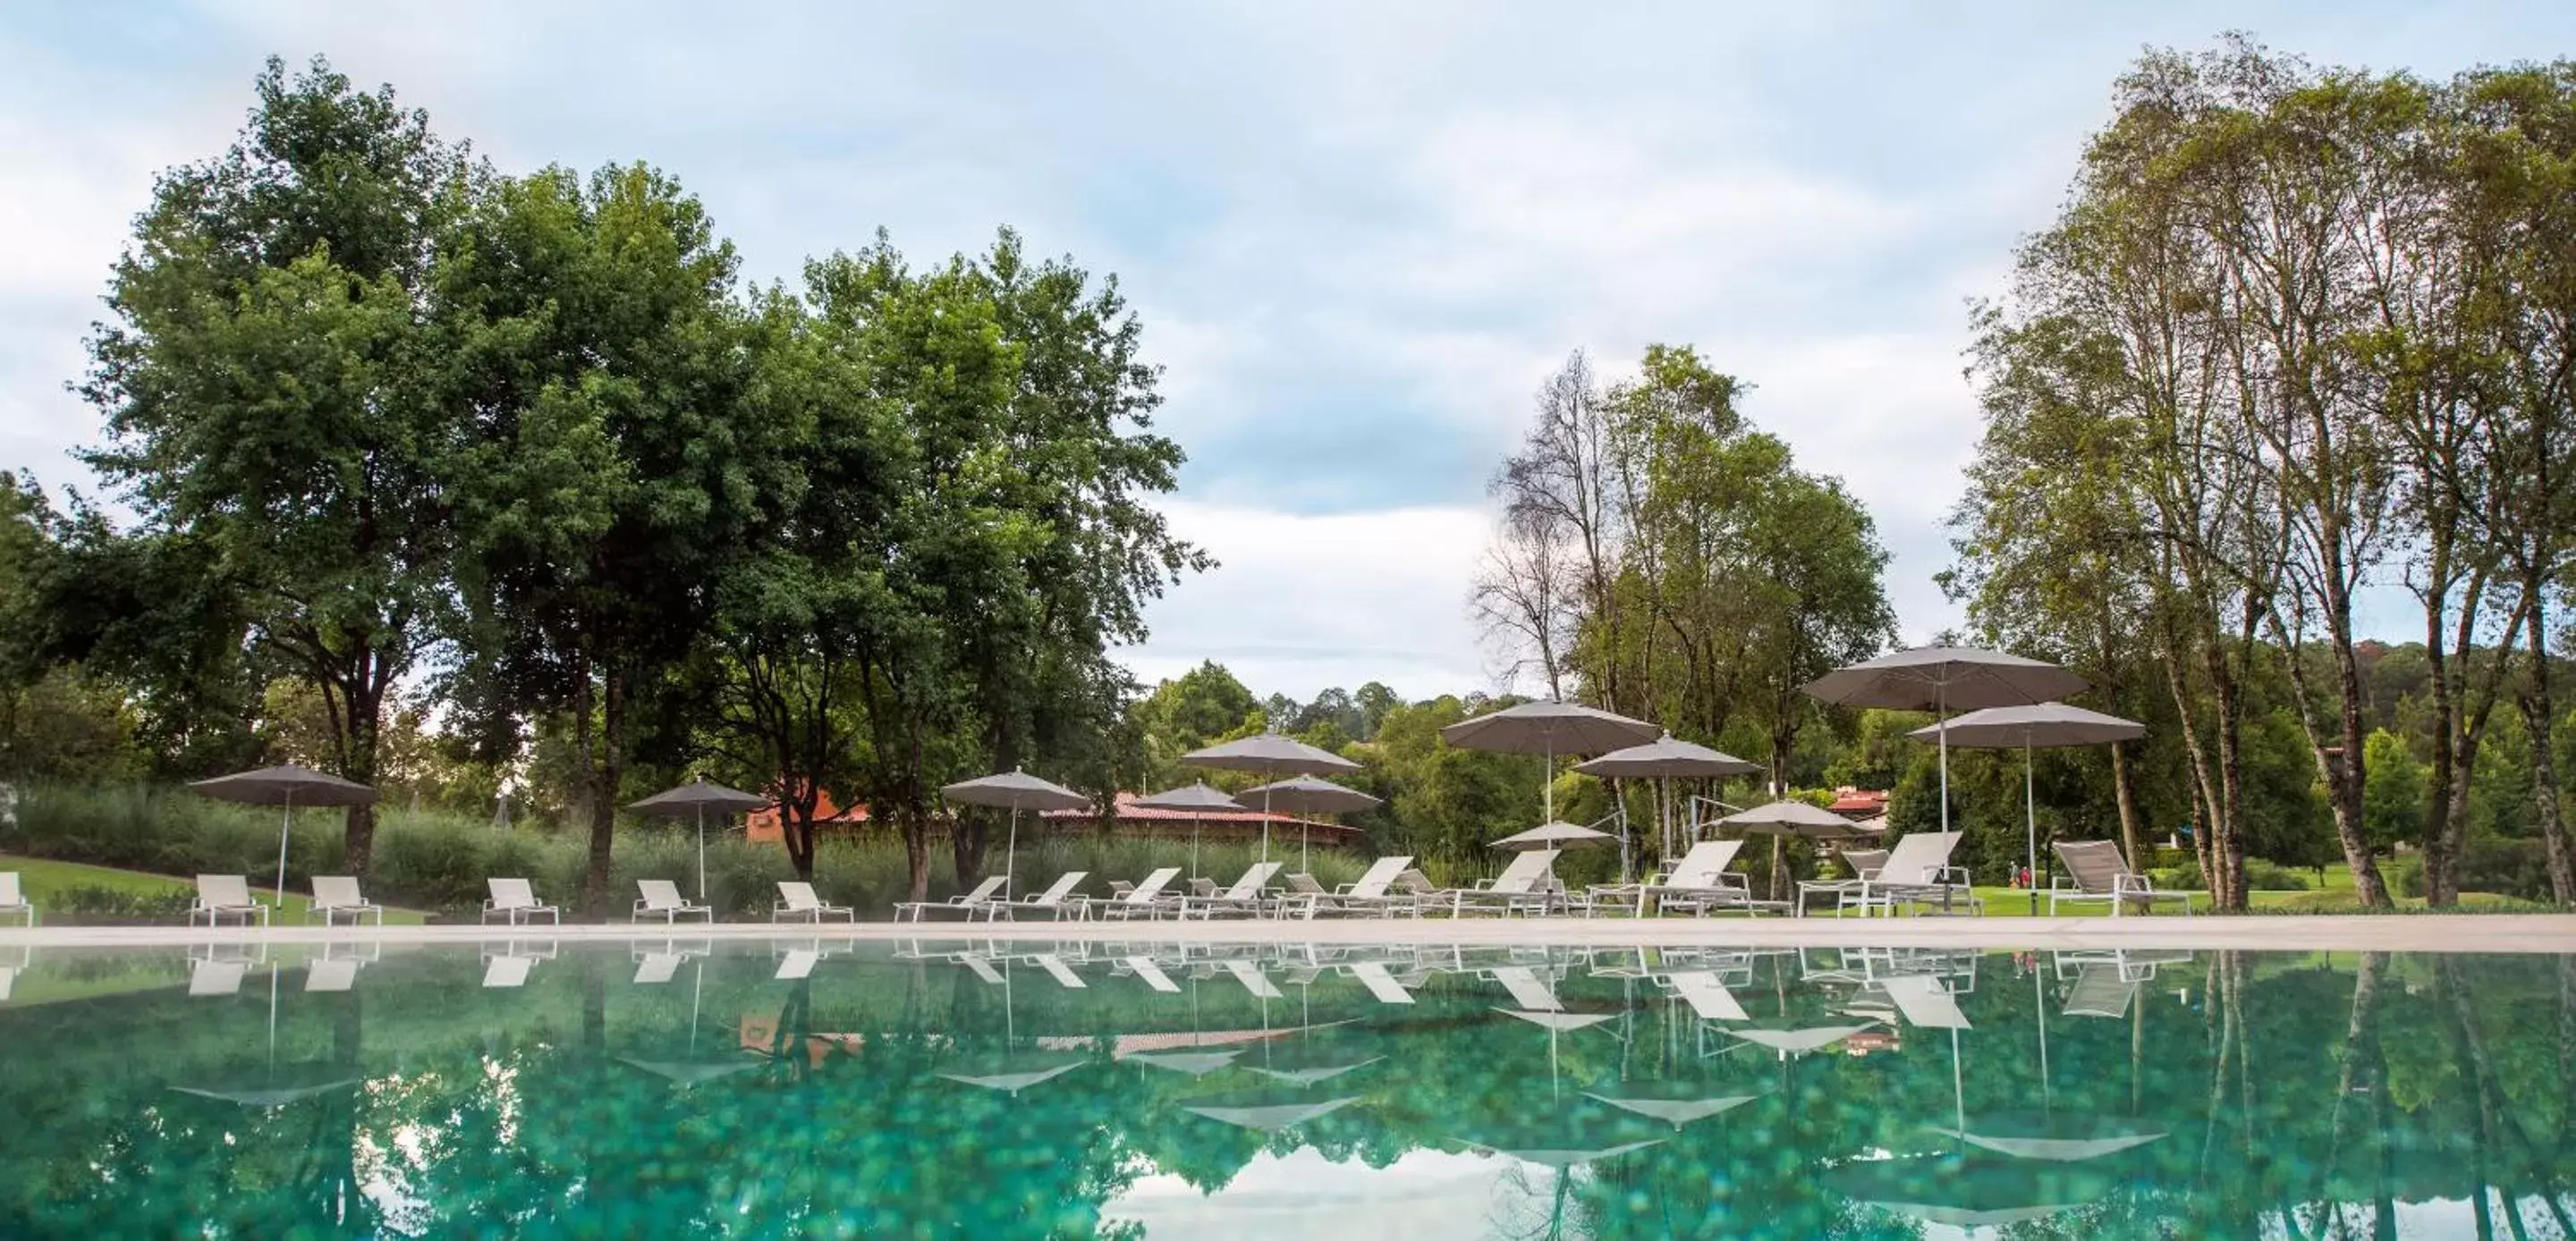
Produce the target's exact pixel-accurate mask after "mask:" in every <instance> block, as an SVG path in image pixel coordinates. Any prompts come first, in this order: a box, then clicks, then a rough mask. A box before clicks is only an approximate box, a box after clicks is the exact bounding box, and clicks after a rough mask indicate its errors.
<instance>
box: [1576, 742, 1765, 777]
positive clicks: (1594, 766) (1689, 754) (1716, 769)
mask: <svg viewBox="0 0 2576 1241" xmlns="http://www.w3.org/2000/svg"><path fill="white" fill-rule="evenodd" d="M1574 769H1575V770H1576V771H1579V772H1582V773H1583V774H1585V775H1587V776H1600V777H1603V778H1604V779H1612V780H1644V779H1653V778H1655V777H1658V776H1683V777H1690V776H1749V775H1752V774H1753V773H1754V772H1757V771H1760V770H1762V764H1760V763H1748V762H1746V761H1744V760H1743V759H1740V758H1737V757H1735V756H1734V755H1732V754H1726V753H1722V752H1720V751H1717V750H1712V749H1710V748H1708V747H1707V746H1704V745H1694V744H1692V743H1691V742H1688V741H1682V740H1679V739H1677V738H1675V737H1674V736H1673V735H1672V734H1671V733H1665V734H1664V735H1663V736H1662V737H1660V738H1658V739H1656V740H1653V741H1649V742H1647V743H1646V744H1644V745H1632V746H1629V747H1628V748H1627V749H1624V750H1612V751H1611V752H1609V753H1607V754H1604V755H1602V756H1601V757H1599V758H1595V759H1589V760H1586V761H1584V762H1580V763H1576V764H1575V765H1574Z"/></svg>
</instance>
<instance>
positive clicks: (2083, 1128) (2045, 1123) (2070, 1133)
mask: <svg viewBox="0 0 2576 1241" xmlns="http://www.w3.org/2000/svg"><path fill="white" fill-rule="evenodd" d="M1933 1132H1934V1133H1938V1134H1942V1135H1944V1136H1947V1137H1953V1138H1957V1139H1958V1140H1960V1141H1962V1142H1965V1143H1967V1144H1968V1145H1970V1146H1974V1147H1977V1148H1978V1149H1980V1150H1989V1151H1993V1152H1995V1153H1997V1154H2001V1155H2010V1156H2013V1157H2014V1158H2016V1159H2038V1160H2044V1161H2047V1162H2050V1163H2076V1162H2080V1161H2083V1160H2087V1159H2099V1158H2101V1157H2103V1156H2105V1155H2116V1154H2118V1153H2120V1152H2121V1151H2124V1150H2130V1149H2132V1148H2135V1147H2140V1146H2144V1145H2146V1144H2147V1143H2149V1142H2154V1141H2159V1140H2161V1139H2163V1138H2164V1137H2165V1136H2166V1131H2165V1130H2164V1129H2163V1128H2162V1127H2160V1126H2158V1125H2155V1124H2153V1123H2151V1122H2148V1121H2141V1120H2130V1119H2126V1118H2124V1117H2118V1116H2088V1115H2073V1116H2059V1115H2056V1114H2054V1113H2050V1112H2000V1113H1996V1114H1993V1115H1987V1116H1970V1117H1968V1118H1967V1120H1966V1122H1965V1123H1964V1124H1962V1125H1961V1126H1960V1127H1958V1128H1956V1129H1934V1130H1933Z"/></svg>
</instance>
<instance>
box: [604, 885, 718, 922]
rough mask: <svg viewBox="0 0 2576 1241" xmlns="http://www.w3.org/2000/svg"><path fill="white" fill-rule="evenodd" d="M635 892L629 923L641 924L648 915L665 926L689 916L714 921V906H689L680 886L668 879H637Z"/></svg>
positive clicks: (628, 918) (628, 917)
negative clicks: (636, 894)
mask: <svg viewBox="0 0 2576 1241" xmlns="http://www.w3.org/2000/svg"><path fill="white" fill-rule="evenodd" d="M635 890H636V892H637V893H638V894H639V896H638V899H637V900H636V902H635V911H634V912H633V913H631V914H629V915H627V918H626V920H627V921H629V922H641V921H643V920H644V917H645V916H646V915H648V914H649V915H652V916H654V917H657V918H660V919H661V920H662V921H663V922H664V923H665V924H668V923H672V922H677V921H679V920H680V919H681V917H683V916H684V915H689V914H695V915H696V916H698V917H700V918H703V919H705V920H707V921H709V922H713V921H715V920H716V911H715V908H714V906H711V905H696V904H691V903H690V901H689V899H688V898H687V897H684V896H682V895H680V885H678V884H676V883H673V882H671V881H670V880H668V879H638V880H636V881H635Z"/></svg>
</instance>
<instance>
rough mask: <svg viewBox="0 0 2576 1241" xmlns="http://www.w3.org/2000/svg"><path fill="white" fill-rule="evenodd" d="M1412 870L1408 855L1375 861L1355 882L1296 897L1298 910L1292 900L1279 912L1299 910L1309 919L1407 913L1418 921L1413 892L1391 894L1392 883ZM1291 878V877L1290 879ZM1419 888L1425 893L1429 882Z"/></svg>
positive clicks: (1419, 907) (1419, 905) (1419, 906)
mask: <svg viewBox="0 0 2576 1241" xmlns="http://www.w3.org/2000/svg"><path fill="white" fill-rule="evenodd" d="M1412 868H1413V857H1412V855H1410V854H1395V855H1391V856H1388V857H1382V858H1379V859H1378V860H1376V861H1374V862H1371V863H1369V868H1368V869H1367V870H1365V871H1362V872H1361V873H1360V877H1359V878H1357V879H1354V880H1352V881H1351V882H1349V883H1346V884H1343V885H1342V886H1340V887H1338V888H1335V889H1333V890H1332V891H1331V892H1321V893H1298V894H1297V896H1298V897H1302V898H1303V902H1302V907H1301V904H1300V902H1299V900H1297V899H1295V898H1292V899H1291V900H1290V901H1289V902H1287V903H1286V905H1285V906H1284V908H1283V912H1285V911H1292V910H1301V909H1302V912H1303V913H1304V915H1305V916H1306V917H1309V918H1312V917H1314V916H1315V915H1317V914H1319V913H1341V914H1379V915H1385V914H1397V913H1409V914H1412V915H1414V916H1415V917H1420V916H1422V901H1421V899H1420V898H1419V897H1418V896H1417V895H1416V894H1415V893H1413V892H1410V891H1407V892H1398V891H1396V890H1395V886H1396V881H1397V880H1398V879H1400V878H1402V877H1403V876H1404V875H1405V873H1406V872H1408V871H1410V870H1411V869H1412ZM1291 878H1292V879H1293V878H1294V877H1293V876H1291ZM1319 886H1320V885H1319ZM1423 887H1424V888H1425V889H1428V888H1429V887H1430V882H1429V881H1428V880H1425V881H1424V883H1423Z"/></svg>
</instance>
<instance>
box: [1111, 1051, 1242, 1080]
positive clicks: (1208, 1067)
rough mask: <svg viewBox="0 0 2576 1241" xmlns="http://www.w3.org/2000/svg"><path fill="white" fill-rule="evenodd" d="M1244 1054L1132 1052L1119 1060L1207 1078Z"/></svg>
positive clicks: (1226, 1052) (1222, 1052)
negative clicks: (1137, 1062)
mask: <svg viewBox="0 0 2576 1241" xmlns="http://www.w3.org/2000/svg"><path fill="white" fill-rule="evenodd" d="M1242 1054H1243V1052H1242V1050H1241V1049H1239V1048H1207V1049H1202V1050H1192V1051H1131V1052H1128V1053H1127V1054H1126V1055H1124V1056H1121V1057H1119V1059H1122V1060H1135V1061H1140V1062H1142V1063H1145V1064H1150V1065H1152V1066H1154V1067H1155V1068H1158V1069H1170V1070H1171V1071H1173V1072H1175V1073H1187V1074H1189V1075H1190V1076H1192V1077H1205V1076H1207V1075H1208V1074H1210V1073H1214V1072H1216V1071H1217V1070H1218V1069H1221V1068H1224V1067H1226V1066H1227V1065H1230V1064H1233V1063H1234V1058H1235V1057H1236V1056H1239V1055H1242Z"/></svg>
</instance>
